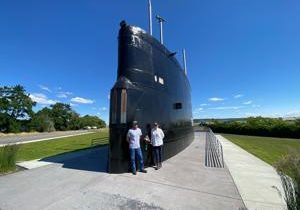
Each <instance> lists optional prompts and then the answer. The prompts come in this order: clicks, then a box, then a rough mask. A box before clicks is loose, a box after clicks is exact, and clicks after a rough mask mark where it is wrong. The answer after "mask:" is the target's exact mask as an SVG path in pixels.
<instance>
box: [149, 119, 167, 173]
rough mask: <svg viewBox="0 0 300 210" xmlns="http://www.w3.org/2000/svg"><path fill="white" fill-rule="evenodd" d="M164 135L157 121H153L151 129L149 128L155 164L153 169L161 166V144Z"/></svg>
mask: <svg viewBox="0 0 300 210" xmlns="http://www.w3.org/2000/svg"><path fill="white" fill-rule="evenodd" d="M164 137H165V134H164V132H163V131H162V129H160V128H159V127H158V123H156V122H155V123H154V126H153V129H152V130H151V144H152V146H153V148H152V150H153V157H154V162H155V165H156V168H155V170H158V169H160V168H161V167H162V163H161V162H162V146H163V144H164V142H163V139H164Z"/></svg>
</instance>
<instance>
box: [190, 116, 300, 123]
mask: <svg viewBox="0 0 300 210" xmlns="http://www.w3.org/2000/svg"><path fill="white" fill-rule="evenodd" d="M272 119H282V120H286V121H294V120H299V119H300V117H283V118H279V117H278V118H272ZM215 120H217V121H219V122H234V121H238V122H244V121H246V120H247V118H245V117H244V118H203V119H194V120H193V121H194V124H199V123H200V122H202V123H207V122H211V121H215Z"/></svg>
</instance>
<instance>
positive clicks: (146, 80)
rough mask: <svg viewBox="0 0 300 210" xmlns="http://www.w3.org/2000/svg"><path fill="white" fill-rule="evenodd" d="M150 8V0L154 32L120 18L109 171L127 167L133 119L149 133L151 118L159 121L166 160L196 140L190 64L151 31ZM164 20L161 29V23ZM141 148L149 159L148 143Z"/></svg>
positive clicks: (144, 131)
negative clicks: (182, 63) (186, 65)
mask: <svg viewBox="0 0 300 210" xmlns="http://www.w3.org/2000/svg"><path fill="white" fill-rule="evenodd" d="M151 13H152V11H151V2H150V0H149V14H150V15H149V32H150V34H148V33H146V32H145V31H144V30H143V29H141V28H139V27H136V26H131V25H128V24H126V22H125V21H122V22H121V23H120V30H119V37H118V41H119V46H118V73H117V81H116V83H115V84H114V86H113V88H112V89H111V93H110V119H109V127H110V140H109V141H110V142H109V163H108V164H109V165H108V170H109V172H110V173H123V172H127V171H128V170H129V146H128V143H127V141H126V134H127V131H128V129H129V128H130V127H131V123H132V121H134V120H136V121H138V123H139V127H140V128H141V130H142V132H143V134H147V132H149V127H150V125H151V124H152V123H153V122H159V124H160V126H161V128H162V129H163V131H164V133H165V134H166V136H165V139H164V146H163V159H167V158H170V157H171V156H173V155H175V154H177V153H178V152H180V151H182V150H183V149H184V148H186V147H187V146H188V145H189V144H190V143H191V142H192V141H193V139H194V132H193V128H192V105H191V93H190V92H191V88H190V84H189V81H188V78H187V76H186V68H185V69H184V70H183V69H182V67H181V66H180V64H179V63H178V61H177V60H176V58H175V56H174V55H175V53H172V52H170V51H169V50H168V49H167V48H166V47H165V46H164V45H163V44H162V43H160V42H159V41H158V40H157V39H155V38H154V37H153V36H152V18H151ZM157 18H161V17H157ZM160 21H162V20H160ZM160 24H161V25H160V26H161V29H162V22H160ZM161 40H162V30H161ZM184 57H185V55H184ZM141 148H142V151H143V155H144V161H145V160H146V159H145V157H146V156H147V152H148V151H147V150H146V149H145V144H144V142H141Z"/></svg>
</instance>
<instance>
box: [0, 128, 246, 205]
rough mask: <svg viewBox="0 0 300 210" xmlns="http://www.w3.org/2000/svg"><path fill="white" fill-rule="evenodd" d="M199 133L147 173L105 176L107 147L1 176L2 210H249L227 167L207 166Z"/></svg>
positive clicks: (106, 174) (52, 160) (51, 159)
mask: <svg viewBox="0 0 300 210" xmlns="http://www.w3.org/2000/svg"><path fill="white" fill-rule="evenodd" d="M195 135H196V138H195V141H194V142H193V143H192V144H191V145H190V146H189V147H188V148H187V149H185V150H184V151H182V152H181V153H179V154H178V155H176V156H175V157H173V158H170V159H169V160H167V161H165V162H164V163H163V168H162V169H160V170H158V171H155V170H154V169H153V168H148V173H147V174H142V173H138V174H137V175H136V176H134V175H132V174H129V173H126V174H108V173H106V172H105V170H106V162H107V159H106V158H107V147H102V148H97V149H93V150H90V151H86V152H85V153H82V154H83V155H81V156H73V157H72V158H50V159H48V160H43V161H48V162H50V163H51V164H49V165H46V166H43V167H38V168H34V169H31V170H27V171H21V172H18V173H15V174H10V175H6V176H0V209H1V210H16V209H23V210H26V209H28V210H35V209H37V210H41V209H55V210H59V209H64V210H65V209H79V210H84V209H178V210H182V209H185V210H188V209H203V210H210V209H216V210H220V209H222V210H241V209H244V204H243V201H242V199H241V197H240V195H239V193H238V190H237V188H236V186H235V184H234V182H233V180H232V177H231V176H230V174H229V171H228V170H227V168H225V169H224V168H223V169H222V168H207V167H205V166H204V160H205V158H204V156H205V154H204V145H205V138H204V137H205V133H196V134H195Z"/></svg>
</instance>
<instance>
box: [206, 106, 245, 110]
mask: <svg viewBox="0 0 300 210" xmlns="http://www.w3.org/2000/svg"><path fill="white" fill-rule="evenodd" d="M240 108H243V107H242V106H219V107H211V108H209V109H215V110H228V109H231V110H237V109H240Z"/></svg>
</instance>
